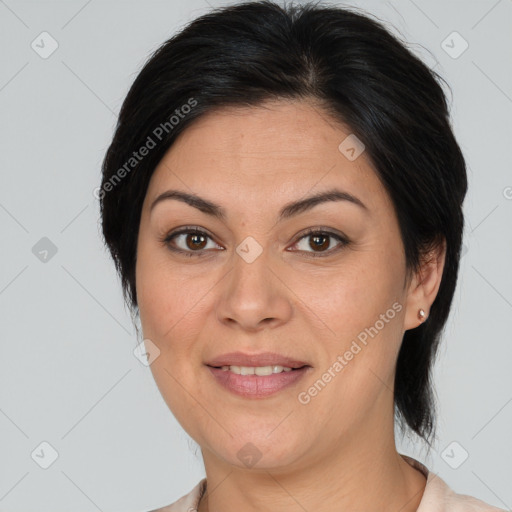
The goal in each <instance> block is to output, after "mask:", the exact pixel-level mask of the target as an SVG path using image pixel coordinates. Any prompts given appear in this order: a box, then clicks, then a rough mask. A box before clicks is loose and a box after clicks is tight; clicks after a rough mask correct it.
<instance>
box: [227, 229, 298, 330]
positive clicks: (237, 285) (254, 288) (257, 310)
mask: <svg viewBox="0 0 512 512" xmlns="http://www.w3.org/2000/svg"><path fill="white" fill-rule="evenodd" d="M272 259H273V258H272V255H271V254H270V249H269V248H267V247H263V245H262V244H260V243H259V242H258V241H257V240H256V239H255V238H253V237H250V236H248V237H247V238H245V239H244V240H243V241H242V242H241V243H240V244H239V245H238V246H237V247H236V248H235V251H234V253H233V258H232V265H233V267H232V270H231V272H229V275H228V276H226V279H227V281H226V285H225V287H224V289H223V293H222V294H221V297H220V298H219V304H218V307H217V316H218V318H219V320H220V321H224V322H225V321H228V320H231V321H235V322H236V323H238V324H240V326H242V327H244V328H247V329H254V328H256V327H258V325H259V324H260V322H262V321H264V320H266V321H268V319H273V320H284V319H285V318H286V317H287V316H288V315H289V314H290V304H289V301H288V297H287V296H286V292H285V290H286V287H282V286H279V282H278V280H276V275H274V274H275V271H272V267H271V266H272Z"/></svg>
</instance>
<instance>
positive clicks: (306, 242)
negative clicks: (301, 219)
mask: <svg viewBox="0 0 512 512" xmlns="http://www.w3.org/2000/svg"><path fill="white" fill-rule="evenodd" d="M333 238H334V239H335V240H337V241H338V242H339V244H338V247H342V246H344V245H346V244H347V243H348V240H346V239H345V238H343V237H342V236H340V235H338V234H336V233H331V232H329V231H310V232H308V233H306V234H305V235H303V236H302V237H301V238H299V241H298V242H296V243H295V244H294V247H295V246H297V247H298V249H299V250H300V251H304V252H313V253H326V252H329V253H330V252H332V246H331V241H332V239H333ZM329 239H331V241H330V240H329ZM301 244H302V247H301ZM308 248H309V249H313V251H308ZM317 255H323V254H312V256H317Z"/></svg>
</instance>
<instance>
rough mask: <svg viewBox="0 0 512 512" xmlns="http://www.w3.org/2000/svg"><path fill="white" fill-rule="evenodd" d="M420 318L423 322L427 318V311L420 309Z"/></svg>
mask: <svg viewBox="0 0 512 512" xmlns="http://www.w3.org/2000/svg"><path fill="white" fill-rule="evenodd" d="M418 318H419V319H420V320H421V321H422V322H423V320H425V311H424V310H423V309H420V310H419V311H418Z"/></svg>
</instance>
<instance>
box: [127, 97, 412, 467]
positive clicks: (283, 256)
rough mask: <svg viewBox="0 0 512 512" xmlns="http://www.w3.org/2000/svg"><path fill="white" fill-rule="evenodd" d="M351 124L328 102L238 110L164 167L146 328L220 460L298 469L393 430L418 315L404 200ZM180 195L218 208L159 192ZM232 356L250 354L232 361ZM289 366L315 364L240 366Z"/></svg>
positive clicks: (145, 229)
mask: <svg viewBox="0 0 512 512" xmlns="http://www.w3.org/2000/svg"><path fill="white" fill-rule="evenodd" d="M350 133H351V132H350V130H349V129H348V128H346V127H343V126H341V125H340V124H338V123H336V122H335V121H334V120H333V119H331V118H330V117H328V115H327V114H326V113H325V112H324V111H322V110H321V108H320V107H319V106H318V105H314V104H313V103H307V102H298V101H294V102H292V101H290V102H284V101H282V102H272V103H270V102H269V103H266V104H265V106H264V108H263V107H253V108H229V109H223V110H221V111H218V112H215V113H210V114H207V115H205V116H203V117H201V118H199V119H198V120H197V121H196V122H195V123H194V124H192V125H190V126H189V127H188V128H187V129H186V130H185V131H184V132H183V133H182V134H181V135H180V137H179V138H178V139H177V140H176V142H175V143H174V145H173V146H172V147H171V149H170V150H169V151H168V152H167V154H166V155H165V157H164V158H163V159H162V161H161V162H160V164H159V165H158V167H157V168H156V170H155V172H154V174H153V176H152V178H151V181H150V184H149V187H148V190H147V194H146V197H145V201H144V204H143V208H142V217H141V223H140V229H139V236H138V248H137V265H136V288H137V299H138V305H139V310H140V319H141V325H142V330H143V334H144V338H145V340H146V341H145V342H146V346H147V348H148V349H149V350H151V347H154V346H156V347H158V349H159V350H160V355H159V356H158V357H157V358H156V360H155V361H154V362H153V363H152V364H151V370H152V372H153V375H154V378H155V380H156V383H157V385H158V388H159V390H160V392H161V394H162V396H163V398H164V400H165V401H166V403H167V404H168V406H169V408H170V409H171V411H172V412H173V414H174V415H175V417H176V418H177V420H178V421H179V422H180V424H181V425H182V426H183V428H184V429H185V430H186V431H187V432H188V433H189V435H190V436H191V437H192V438H193V439H195V441H196V442H197V443H198V444H199V445H200V446H201V448H202V450H203V455H205V456H207V457H210V458H216V459H217V460H219V461H223V463H225V464H230V465H234V466H239V467H244V465H245V466H247V465H248V462H247V461H248V460H249V459H248V457H249V458H250V457H251V456H253V460H256V459H258V460H259V461H258V467H266V468H276V469H277V468H283V467H287V468H292V467H299V466H301V465H307V464H310V463H311V462H312V460H313V459H318V458H321V457H325V456H328V455H331V454H332V453H333V447H336V450H349V449H350V447H354V446H362V442H363V441H362V440H363V439H365V436H366V439H371V442H374V441H375V443H382V441H383V439H381V438H380V437H381V436H388V435H390V431H389V429H388V430H386V429H385V428H383V427H382V425H384V424H386V425H388V426H389V425H391V424H392V417H393V393H392V390H393V377H394V366H395V362H396V358H397V354H398V350H399V348H400V344H401V340H402V336H403V333H404V330H405V329H407V328H410V327H414V326H415V325H408V323H410V322H411V321H410V320H408V317H407V316H406V310H407V308H408V302H407V301H408V290H409V288H408V287H407V286H404V280H405V277H406V267H405V256H404V249H403V245H402V242H401V238H400V233H399V228H398V223H397V219H396V216H395V213H394V210H393V206H392V203H391V201H390V199H389V197H388V195H387V193H386V191H385V189H384V188H383V186H382V184H381V183H380V181H379V179H378V178H377V175H376V174H375V171H374V169H373V167H372V164H371V162H370V161H369V160H368V159H367V156H366V154H365V153H364V151H363V152H362V153H361V154H360V155H359V156H358V157H357V158H355V159H354V156H357V149H358V148H357V147H354V145H353V144H352V145H351V144H350V140H351V139H349V140H348V141H347V142H345V145H342V146H341V150H340V149H339V146H340V144H341V143H342V142H343V141H344V139H346V137H348V136H349V135H350ZM347 147H348V150H347ZM350 147H354V148H355V151H351V150H350ZM349 157H350V158H349ZM167 191H175V192H176V191H177V192H181V193H183V194H191V195H194V196H195V197H197V198H201V199H202V200H204V201H207V202H209V203H213V204H214V205H216V207H214V206H212V205H207V204H206V203H199V202H198V203H196V205H195V206H194V205H192V204H189V203H188V202H186V201H185V200H181V199H179V198H178V197H177V196H176V195H175V197H174V198H169V197H168V198H166V199H162V198H161V199H160V200H158V201H157V202H156V203H155V200H156V199H157V198H158V197H159V196H160V195H161V194H163V193H165V192H167ZM333 191H337V192H338V193H339V196H337V197H335V195H332V196H331V200H326V199H325V198H324V200H323V201H318V202H316V203H315V204H313V203H309V204H308V203H303V204H302V206H297V207H294V208H292V207H290V205H291V204H292V203H295V202H303V201H304V200H306V199H308V198H310V197H312V196H317V195H321V194H323V193H326V192H333ZM343 194H345V196H343ZM349 195H350V196H349ZM344 197H345V198H344ZM347 198H349V199H347ZM350 198H352V199H350ZM216 208H218V209H216ZM214 212H216V214H214ZM308 230H312V231H313V233H312V234H311V233H308ZM417 324H419V322H417ZM148 340H150V341H151V344H152V345H149V343H148ZM233 352H241V353H242V357H243V356H244V355H245V357H246V360H243V359H242V360H238V359H234V358H231V359H230V358H229V357H227V358H226V357H222V356H223V355H225V354H229V353H233ZM268 352H270V353H273V354H276V356H275V357H276V359H264V358H263V359H261V360H258V359H257V358H255V357H254V356H258V355H261V354H262V353H268ZM251 357H252V358H251ZM292 361H293V362H292ZM244 362H245V363H246V364H245V365H244V364H243V363H244ZM251 362H258V363H260V364H251ZM279 362H284V364H283V366H284V365H286V364H288V365H289V366H290V367H291V366H303V367H302V369H293V370H290V371H288V370H286V371H285V370H283V371H282V372H281V373H273V374H272V375H237V374H236V372H237V371H239V370H237V368H232V366H247V367H256V366H271V371H274V370H275V371H277V372H279V370H280V369H279V368H277V369H276V368H273V366H274V365H275V364H276V365H279ZM229 363H232V364H231V365H230V364H229ZM213 366H230V369H229V370H226V369H225V368H224V370H223V369H222V368H217V369H214V368H212V367H213ZM242 371H243V370H242ZM258 372H259V373H265V372H267V373H268V369H260V370H258ZM358 443H359V444H358Z"/></svg>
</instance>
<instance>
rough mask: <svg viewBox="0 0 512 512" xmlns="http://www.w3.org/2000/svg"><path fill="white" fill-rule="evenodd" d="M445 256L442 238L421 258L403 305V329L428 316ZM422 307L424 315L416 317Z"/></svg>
mask: <svg viewBox="0 0 512 512" xmlns="http://www.w3.org/2000/svg"><path fill="white" fill-rule="evenodd" d="M445 257H446V240H445V239H444V238H443V239H442V240H441V241H440V242H439V243H438V244H436V245H435V247H434V248H432V249H431V250H430V251H429V252H428V253H427V254H425V255H424V256H423V258H422V264H421V267H420V269H419V271H418V272H417V273H415V274H414V275H413V276H412V279H411V282H410V283H409V287H408V291H407V299H406V306H405V317H404V329H405V330H408V329H414V328H415V327H418V325H420V324H422V323H423V322H425V321H426V320H427V318H428V316H429V311H430V307H431V306H432V303H433V302H434V300H435V298H436V296H437V292H438V290H439V286H440V285H441V278H442V276H443V269H444V264H445ZM420 309H423V311H425V316H424V317H423V319H420V318H419V317H418V311H419V310H420Z"/></svg>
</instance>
